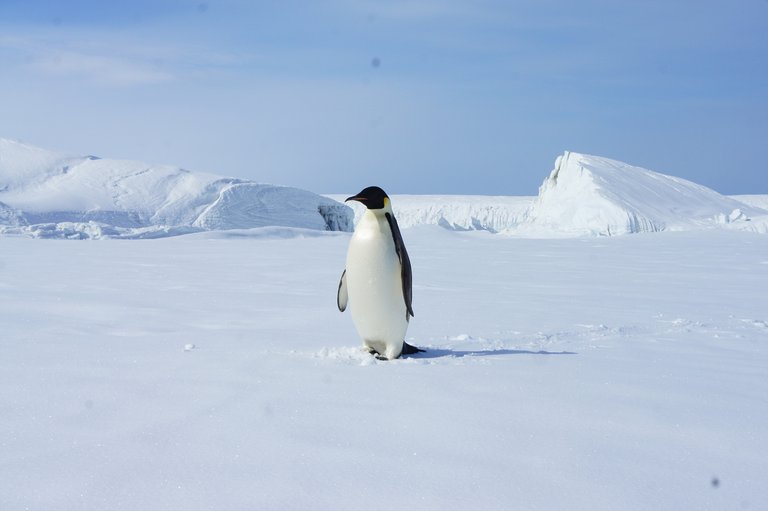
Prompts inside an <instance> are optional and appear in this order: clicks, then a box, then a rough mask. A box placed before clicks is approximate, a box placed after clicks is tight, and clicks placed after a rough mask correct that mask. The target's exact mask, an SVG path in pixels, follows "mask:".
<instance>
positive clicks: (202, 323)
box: [0, 227, 768, 511]
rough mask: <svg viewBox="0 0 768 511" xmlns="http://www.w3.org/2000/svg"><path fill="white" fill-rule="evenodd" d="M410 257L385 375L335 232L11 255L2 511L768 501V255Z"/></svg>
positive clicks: (42, 245)
mask: <svg viewBox="0 0 768 511" xmlns="http://www.w3.org/2000/svg"><path fill="white" fill-rule="evenodd" d="M403 237H404V239H405V243H406V245H407V247H408V251H409V254H410V257H411V261H412V263H413V270H414V300H413V305H414V312H415V314H416V316H415V317H414V318H413V319H412V320H411V327H410V329H409V331H408V341H409V342H410V343H411V344H414V345H417V346H420V347H423V348H426V349H427V351H426V353H422V354H419V355H417V356H413V357H410V358H406V359H400V360H395V361H390V362H383V361H378V360H376V359H375V358H373V357H372V356H370V355H368V354H367V353H365V352H363V351H362V350H361V349H360V348H359V342H360V341H359V339H358V338H357V335H356V333H355V331H354V327H353V325H352V322H351V318H350V317H349V314H348V313H344V314H342V313H340V312H339V311H338V310H337V309H336V299H335V298H336V286H337V283H338V278H339V276H340V273H341V270H342V268H343V265H344V260H345V253H346V249H347V245H348V243H349V239H350V236H349V234H347V233H338V232H337V233H332V232H324V231H318V230H307V229H286V228H277V227H270V228H261V229H250V230H232V231H220V232H211V233H200V234H192V235H189V236H179V237H173V238H166V239H157V240H140V241H134V242H129V243H126V242H122V241H114V240H103V241H99V242H78V243H65V242H60V241H53V240H34V239H28V238H22V237H7V238H3V239H2V240H0V246H1V248H2V250H0V324H1V325H2V335H0V353H2V356H1V357H0V413H1V414H2V420H0V509H2V510H9V511H17V510H31V511H48V510H52V509H72V510H74V509H103V510H107V509H108V510H117V509H120V510H125V511H148V510H149V511H151V510H167V509H183V510H185V511H196V510H210V509H221V510H251V509H266V510H278V509H280V510H299V509H313V510H319V511H323V510H329V511H330V510H333V511H344V510H359V509H370V510H391V509H409V510H439V511H442V510H445V509H484V510H485V509H520V510H542V509H553V510H554V509H568V510H574V511H579V510H584V511H601V510H606V511H608V510H610V511H614V510H617V509H621V510H628V511H632V510H638V511H646V510H648V509H654V510H662V511H665V510H669V511H678V510H681V509H710V510H719V509H750V510H758V509H768V486H766V479H765V474H768V457H766V455H765V453H766V452H768V428H766V426H765V425H766V424H768V406H766V396H767V395H768V309H766V300H765V290H766V288H768V236H764V235H758V234H754V233H750V232H738V231H727V230H709V231H690V232H660V233H654V234H642V233H641V234H637V235H634V236H617V237H602V238H589V237H586V238H570V239H525V238H516V237H507V236H499V235H493V234H490V233H487V232H477V231H475V232H452V231H448V230H446V229H440V228H437V227H417V228H411V229H404V230H403ZM352 306H354V305H353V304H352Z"/></svg>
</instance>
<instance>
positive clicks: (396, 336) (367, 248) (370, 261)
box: [346, 211, 408, 359]
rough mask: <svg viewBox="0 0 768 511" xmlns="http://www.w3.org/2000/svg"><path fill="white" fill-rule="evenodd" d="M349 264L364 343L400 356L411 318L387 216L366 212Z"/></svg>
mask: <svg viewBox="0 0 768 511" xmlns="http://www.w3.org/2000/svg"><path fill="white" fill-rule="evenodd" d="M346 268H347V273H346V280H347V292H348V294H349V305H350V312H351V313H352V321H353V322H354V324H355V328H356V329H357V333H358V335H360V337H361V338H362V340H363V344H364V345H365V346H367V347H369V348H372V349H374V350H376V351H377V352H378V353H379V354H381V355H383V356H385V357H387V358H389V359H393V358H397V357H398V356H400V353H401V352H402V349H403V339H404V338H405V332H406V330H407V329H408V319H407V316H406V308H405V300H404V298H403V284H402V277H401V268H400V261H399V259H398V257H397V253H396V252H395V244H394V241H393V239H392V233H391V231H390V227H389V224H388V223H387V220H386V218H384V217H378V216H377V215H374V214H373V213H371V212H370V211H366V212H365V214H364V215H363V218H362V219H361V220H360V223H359V224H358V226H357V228H356V229H355V233H354V235H353V236H352V240H351V241H350V243H349V251H348V252H347V264H346Z"/></svg>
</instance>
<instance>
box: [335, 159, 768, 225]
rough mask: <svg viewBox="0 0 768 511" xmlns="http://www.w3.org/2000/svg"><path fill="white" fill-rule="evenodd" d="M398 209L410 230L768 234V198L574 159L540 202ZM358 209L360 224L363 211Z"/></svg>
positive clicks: (463, 201) (447, 199) (485, 200)
mask: <svg viewBox="0 0 768 511" xmlns="http://www.w3.org/2000/svg"><path fill="white" fill-rule="evenodd" d="M329 197H332V198H334V199H336V200H344V197H345V196H343V195H331V196H329ZM392 205H393V208H394V211H395V215H396V216H397V218H398V222H399V223H400V225H401V226H402V227H413V226H417V225H439V226H441V227H445V228H447V229H449V230H460V231H465V230H486V231H491V232H500V233H503V234H507V235H513V236H523V237H562V236H615V235H620V234H629V233H638V232H656V231H683V230H684V231H687V230H699V229H713V228H727V229H736V230H745V231H753V232H760V233H768V196H765V195H740V196H734V197H726V196H723V195H720V194H719V193H717V192H715V191H714V190H711V189H709V188H707V187H705V186H701V185H699V184H696V183H692V182H690V181H687V180H685V179H681V178H678V177H673V176H668V175H664V174H660V173H658V172H653V171H651V170H647V169H643V168H641V167H636V166H633V165H629V164H626V163H622V162H619V161H616V160H610V159H608V158H602V157H599V156H589V155H586V154H579V153H573V152H566V153H565V154H564V155H562V156H559V157H558V158H557V160H556V161H555V169H554V170H553V171H552V172H551V174H550V175H549V176H548V177H547V178H546V179H545V180H544V183H543V184H542V185H541V187H540V189H539V195H538V196H536V197H489V196H461V195H456V196H450V195H447V196H438V195H435V196H430V195H393V197H392ZM353 208H354V209H355V215H356V217H359V215H360V214H362V211H363V207H362V206H361V205H359V204H354V205H353Z"/></svg>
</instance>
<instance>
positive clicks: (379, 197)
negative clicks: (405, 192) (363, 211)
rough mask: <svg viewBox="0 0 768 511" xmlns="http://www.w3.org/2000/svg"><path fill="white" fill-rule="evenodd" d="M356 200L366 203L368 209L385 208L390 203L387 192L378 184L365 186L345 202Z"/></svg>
mask: <svg viewBox="0 0 768 511" xmlns="http://www.w3.org/2000/svg"><path fill="white" fill-rule="evenodd" d="M350 200H356V201H358V202H361V203H363V204H365V207H366V208H368V209H385V208H386V207H387V206H388V205H389V196H388V195H387V192H385V191H384V190H382V189H381V188H379V187H378V186H369V187H368V188H363V189H362V190H361V191H360V192H358V193H357V195H353V196H352V197H348V198H347V199H346V200H345V201H344V202H347V201H350Z"/></svg>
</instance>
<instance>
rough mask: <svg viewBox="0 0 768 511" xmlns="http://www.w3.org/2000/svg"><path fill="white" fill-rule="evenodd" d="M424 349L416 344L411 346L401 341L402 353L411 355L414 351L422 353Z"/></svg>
mask: <svg viewBox="0 0 768 511" xmlns="http://www.w3.org/2000/svg"><path fill="white" fill-rule="evenodd" d="M424 351H426V350H423V349H421V348H417V347H416V346H411V345H410V344H408V343H407V342H405V341H403V353H402V354H403V355H413V354H414V353H424Z"/></svg>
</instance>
